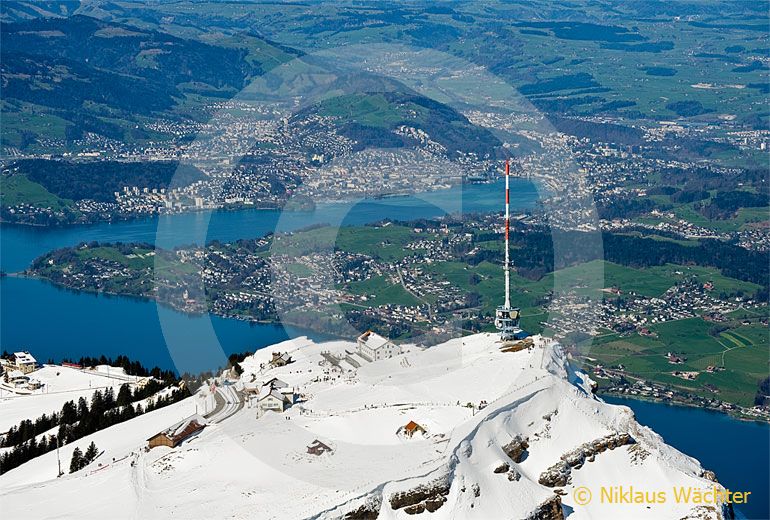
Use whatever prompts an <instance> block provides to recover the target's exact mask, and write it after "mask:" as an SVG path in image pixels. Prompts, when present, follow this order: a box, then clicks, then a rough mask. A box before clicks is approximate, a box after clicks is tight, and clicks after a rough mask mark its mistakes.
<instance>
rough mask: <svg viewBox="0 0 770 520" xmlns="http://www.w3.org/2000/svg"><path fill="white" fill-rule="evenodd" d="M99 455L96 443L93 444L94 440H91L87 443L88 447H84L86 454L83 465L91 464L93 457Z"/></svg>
mask: <svg viewBox="0 0 770 520" xmlns="http://www.w3.org/2000/svg"><path fill="white" fill-rule="evenodd" d="M97 455H99V449H98V448H97V447H96V444H94V441H91V444H89V445H88V448H87V449H86V454H85V455H84V457H83V458H84V461H83V462H84V464H83V466H87V465H88V464H91V463H92V462H93V461H94V459H96V456H97Z"/></svg>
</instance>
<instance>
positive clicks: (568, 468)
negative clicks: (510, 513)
mask: <svg viewBox="0 0 770 520" xmlns="http://www.w3.org/2000/svg"><path fill="white" fill-rule="evenodd" d="M634 442H635V441H634V439H633V438H631V436H630V435H629V434H628V433H612V434H610V435H607V436H606V437H601V438H600V439H596V440H593V441H591V442H586V443H585V444H582V445H580V446H578V447H577V448H575V449H574V450H572V451H570V452H567V453H565V454H564V455H562V456H561V460H560V461H559V462H557V463H556V464H554V465H553V466H551V467H550V468H548V469H547V470H545V471H544V472H543V473H542V474H541V475H540V478H539V480H538V482H540V483H541V484H542V485H544V486H548V487H556V486H566V485H567V484H568V483H569V481H570V473H571V472H572V469H573V468H574V469H580V468H581V467H582V466H583V464H584V463H586V462H591V461H593V460H594V457H595V456H596V455H597V454H598V453H602V452H604V451H607V450H614V449H615V448H617V447H619V446H625V445H627V444H634Z"/></svg>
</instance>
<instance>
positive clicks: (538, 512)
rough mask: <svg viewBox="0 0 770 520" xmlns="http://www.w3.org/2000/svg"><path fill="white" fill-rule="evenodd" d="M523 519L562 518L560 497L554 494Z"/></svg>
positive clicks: (560, 519)
mask: <svg viewBox="0 0 770 520" xmlns="http://www.w3.org/2000/svg"><path fill="white" fill-rule="evenodd" d="M525 520H564V510H563V509H562V507H561V497H560V496H559V495H554V497H553V498H549V499H548V500H546V501H545V502H543V503H542V504H540V505H539V506H537V509H535V510H534V511H532V513H531V514H530V515H529V516H528V517H527V518H526V519H525Z"/></svg>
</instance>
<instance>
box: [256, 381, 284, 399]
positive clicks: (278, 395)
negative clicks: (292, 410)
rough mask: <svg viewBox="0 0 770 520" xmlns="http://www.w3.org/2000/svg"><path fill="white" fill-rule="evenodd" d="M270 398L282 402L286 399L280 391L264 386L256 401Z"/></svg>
mask: <svg viewBox="0 0 770 520" xmlns="http://www.w3.org/2000/svg"><path fill="white" fill-rule="evenodd" d="M270 396H273V397H275V398H276V399H278V400H279V401H284V400H285V399H286V398H285V397H284V395H283V394H282V393H281V391H280V390H278V389H276V388H273V387H271V386H270V385H265V386H263V387H262V390H261V391H260V392H259V397H258V398H257V400H258V401H262V400H263V399H267V398H268V397H270Z"/></svg>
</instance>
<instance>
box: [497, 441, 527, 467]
mask: <svg viewBox="0 0 770 520" xmlns="http://www.w3.org/2000/svg"><path fill="white" fill-rule="evenodd" d="M527 448H529V439H527V438H522V437H521V436H519V435H517V436H516V437H514V439H513V440H512V441H511V442H509V443H508V444H506V445H505V446H503V451H504V452H505V454H506V455H508V456H509V457H510V458H511V460H512V461H513V462H517V463H518V462H521V461H522V460H524V454H525V453H526V451H527Z"/></svg>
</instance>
